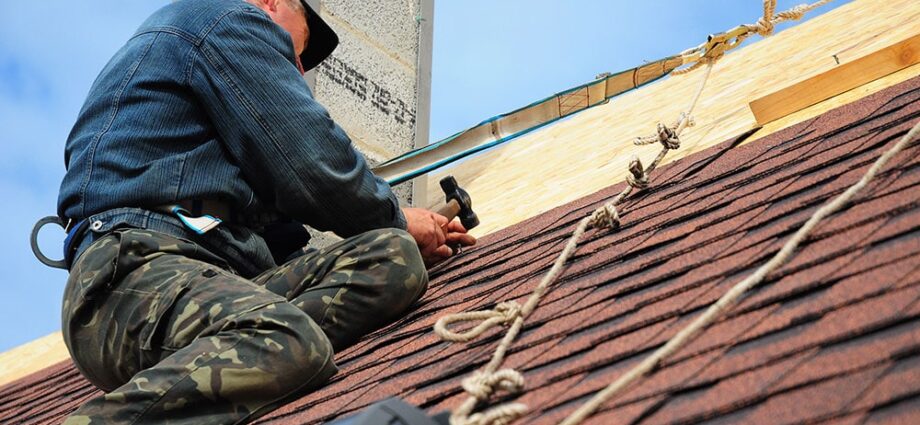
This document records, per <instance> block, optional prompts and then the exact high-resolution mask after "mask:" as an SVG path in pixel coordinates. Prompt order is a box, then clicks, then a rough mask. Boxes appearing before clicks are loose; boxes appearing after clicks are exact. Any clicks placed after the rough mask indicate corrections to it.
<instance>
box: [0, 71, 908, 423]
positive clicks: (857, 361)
mask: <svg viewBox="0 0 920 425" xmlns="http://www.w3.org/2000/svg"><path fill="white" fill-rule="evenodd" d="M918 119H920V77H918V78H914V79H912V80H910V81H908V82H905V83H902V84H900V85H898V86H895V87H892V88H889V89H886V90H884V91H882V92H879V93H876V94H874V95H872V96H869V97H867V98H865V99H863V100H861V101H859V102H856V103H853V104H850V105H848V106H845V107H843V108H840V109H836V110H834V111H831V112H829V113H827V114H824V115H822V116H820V117H818V118H816V119H813V120H810V121H807V122H804V123H801V124H799V125H796V126H794V127H790V128H788V129H786V130H783V131H780V132H778V133H776V134H773V135H771V136H768V137H766V138H764V139H762V140H759V141H757V142H756V143H752V144H747V145H743V146H738V145H739V144H740V142H741V140H740V139H734V140H729V141H726V142H725V143H722V144H720V145H717V146H715V147H713V148H710V149H708V150H705V151H703V152H700V153H698V154H695V155H692V156H690V157H687V158H684V159H682V160H680V161H678V162H675V163H672V164H670V165H668V166H666V167H663V168H662V169H661V170H660V171H659V172H658V173H656V174H655V175H654V176H653V178H652V184H651V187H650V189H649V190H647V191H644V192H639V193H638V194H636V195H634V196H633V197H631V198H630V199H629V200H627V201H626V202H625V204H623V206H622V207H621V209H620V214H621V217H622V218H623V226H622V228H621V229H620V230H619V231H616V232H607V231H594V232H589V233H588V234H587V235H586V237H585V240H584V242H583V243H582V244H581V245H580V247H579V249H578V251H577V252H576V255H575V256H574V258H573V259H572V260H571V261H570V265H569V267H568V269H567V270H566V271H565V273H564V275H563V277H562V278H561V279H560V280H559V281H558V282H557V283H556V284H555V285H554V287H553V288H552V290H551V291H550V292H549V294H548V295H547V296H546V297H545V298H544V300H543V302H541V305H540V306H539V307H538V309H537V310H536V311H535V313H534V314H533V315H532V316H531V317H530V318H529V319H528V321H527V325H526V326H525V330H524V332H523V333H522V334H521V336H520V337H519V340H518V341H517V342H516V343H515V344H514V346H513V347H512V349H511V351H510V354H509V357H508V360H507V361H506V366H511V367H515V368H518V369H519V370H520V371H522V372H523V373H524V375H525V377H526V379H527V388H526V391H525V393H524V394H523V395H521V396H520V397H517V398H516V400H517V401H520V402H523V403H525V404H528V405H529V406H530V407H531V411H530V414H529V416H528V417H527V418H525V420H522V421H521V422H520V423H528V424H531V423H533V424H543V423H556V422H558V421H559V420H560V419H562V418H563V417H564V416H565V415H566V414H567V413H569V412H571V411H572V410H573V409H574V408H575V407H576V406H577V405H579V404H580V403H581V402H583V401H584V400H585V399H586V398H587V397H588V396H589V395H591V394H592V393H593V392H595V391H597V390H599V389H600V388H602V387H604V386H606V385H607V384H608V383H609V382H611V381H613V380H614V379H615V378H616V377H618V376H619V375H621V374H622V373H624V371H626V370H627V369H628V368H629V367H630V366H632V365H634V364H636V363H637V362H638V361H640V360H641V359H642V358H643V357H644V356H646V355H647V354H649V353H650V351H651V350H653V349H655V348H656V347H658V346H660V345H661V344H662V343H663V342H664V341H666V340H667V339H668V338H670V337H671V336H673V335H674V334H675V333H676V332H677V331H678V330H679V329H680V328H681V327H682V326H684V325H685V324H687V323H688V322H689V321H690V320H691V319H692V318H694V317H696V315H698V314H700V313H701V311H702V310H703V309H704V308H705V307H707V306H708V305H709V304H711V303H712V302H713V301H715V300H716V299H717V298H718V297H719V296H721V295H722V294H723V293H725V292H726V291H727V289H728V288H729V287H730V285H732V284H734V283H736V282H738V281H739V280H741V279H743V277H744V276H746V275H747V274H748V273H750V272H751V271H753V270H754V269H755V268H756V267H757V266H759V265H760V264H761V263H763V262H764V261H766V259H767V258H768V257H769V256H771V255H772V254H773V253H774V252H775V251H776V250H777V249H778V248H779V246H780V245H781V244H782V243H783V242H784V241H785V239H786V238H787V237H788V236H789V235H791V233H792V232H794V231H795V230H796V229H797V228H798V227H799V226H800V225H801V224H802V223H803V222H804V221H805V220H806V219H807V218H808V217H809V216H810V215H811V214H812V213H813V212H814V210H815V209H816V208H817V207H818V206H819V205H820V204H822V203H823V202H825V201H826V200H828V199H829V198H830V197H832V196H835V195H837V194H839V193H841V192H842V191H843V190H845V188H846V187H848V186H849V185H851V184H852V183H854V182H855V181H857V180H858V179H859V177H861V176H862V174H863V173H864V172H865V171H866V169H867V168H868V167H869V164H871V163H872V162H873V161H874V160H875V159H876V158H877V157H878V156H879V155H880V154H881V153H882V152H883V151H884V150H885V149H887V148H888V147H890V145H891V144H892V143H894V141H895V140H896V139H897V138H898V137H900V136H902V135H903V134H904V133H905V132H906V131H907V130H908V129H909V128H910V127H911V126H912V125H913V123H915V122H917V120H918ZM918 153H920V147H918V145H917V144H914V145H913V146H911V147H909V148H908V149H907V150H905V151H904V152H902V153H901V154H900V155H899V156H898V157H896V158H895V159H894V160H892V162H891V165H889V167H888V168H887V169H886V170H885V171H884V172H882V173H881V174H880V176H879V177H878V178H877V179H876V180H875V181H874V182H873V183H871V184H870V186H869V187H867V188H866V190H865V191H864V192H862V193H861V194H860V195H858V196H857V200H856V201H855V203H854V204H853V205H852V206H850V207H848V208H846V209H845V210H844V211H842V212H840V213H838V214H836V215H834V216H832V217H831V218H829V219H828V220H826V221H825V222H823V223H822V224H821V225H819V227H818V228H817V229H816V231H815V233H814V234H813V236H812V237H811V238H810V239H809V241H808V242H807V243H805V244H804V246H803V247H802V248H801V249H800V250H799V252H798V254H797V255H796V256H795V257H794V258H793V259H792V260H791V261H790V262H789V263H788V264H786V265H785V266H783V267H782V268H781V269H780V270H778V271H777V272H774V273H773V274H771V275H770V276H769V277H768V279H767V281H766V282H765V283H764V284H762V285H761V286H760V287H758V288H756V289H755V290H754V291H752V293H751V294H750V295H749V296H747V297H746V298H745V299H743V301H742V302H741V303H740V304H739V305H738V306H737V307H735V308H734V309H733V310H731V311H730V313H729V314H728V316H727V317H726V318H724V320H721V321H719V322H717V323H716V324H714V325H713V326H711V327H710V328H709V329H708V330H706V331H705V332H704V333H703V334H702V335H701V336H700V337H699V339H697V340H696V341H695V342H693V343H691V344H690V345H688V346H687V347H685V348H683V349H682V350H680V351H679V352H678V353H677V355H676V357H674V358H672V359H671V360H668V361H666V362H665V363H664V364H663V365H662V366H661V367H660V368H659V369H658V370H657V371H656V372H655V373H654V374H652V375H651V376H649V377H648V378H647V379H646V380H644V381H642V382H640V383H639V384H638V385H635V386H633V387H632V388H631V389H629V390H628V391H627V392H626V393H624V394H623V395H622V396H620V397H618V398H616V399H615V400H613V401H611V402H608V403H607V404H606V405H605V407H604V408H603V409H601V410H600V411H599V412H598V413H597V414H596V415H595V416H593V417H592V418H591V419H590V420H589V421H588V422H589V423H596V424H615V423H642V424H665V423H668V424H683V423H699V422H710V423H722V422H745V423H747V422H753V423H763V422H770V423H805V422H809V423H811V422H829V423H859V422H862V421H866V420H868V421H869V422H878V423H882V422H891V423H897V422H902V423H918V422H920V155H918ZM621 189H622V184H618V185H614V186H612V187H610V188H607V189H604V190H602V191H601V192H599V193H597V194H594V195H592V196H590V197H588V198H584V199H581V200H578V201H576V202H574V203H571V204H569V205H566V206H563V207H560V208H557V209H554V210H552V211H549V212H547V213H545V214H543V215H541V216H539V217H536V218H534V219H532V220H529V221H526V222H524V223H521V224H518V225H515V226H513V227H510V228H507V229H505V230H502V231H499V232H497V233H494V234H492V235H490V236H488V237H485V238H483V239H482V240H481V241H480V244H479V246H478V247H476V248H474V249H470V250H468V251H467V252H466V253H465V254H463V255H462V256H460V257H457V258H455V259H454V260H452V261H451V262H449V263H448V264H445V265H443V266H442V267H440V268H439V269H438V270H436V271H435V272H434V273H433V274H432V283H431V285H430V288H429V290H428V293H427V294H426V295H425V297H424V298H423V300H422V301H421V304H420V305H419V306H418V308H417V309H416V310H415V311H414V312H412V313H411V314H410V315H409V316H408V317H406V318H405V319H404V320H402V321H400V322H399V323H396V324H394V325H392V326H390V327H388V328H386V329H384V330H382V331H380V332H377V333H375V334H372V335H369V336H368V337H366V338H365V339H363V340H362V341H361V342H359V343H358V344H357V345H355V346H354V347H352V348H350V349H348V350H345V351H343V352H342V353H339V355H338V356H337V362H338V364H339V365H340V368H341V372H340V373H339V374H338V375H336V376H335V377H334V378H333V380H332V382H331V383H330V384H329V385H327V386H326V387H324V388H323V389H321V390H319V391H317V392H315V393H313V394H310V395H308V396H306V397H304V398H302V399H300V400H298V401H295V402H293V403H291V404H289V405H287V406H285V407H283V408H281V409H279V410H278V411H276V412H274V413H272V414H270V415H269V416H267V417H265V418H263V421H267V422H274V423H292V424H293V423H296V424H300V423H319V422H321V421H325V420H330V419H332V418H335V417H339V416H341V415H344V414H347V413H350V412H354V411H356V410H358V409H361V408H363V407H365V406H367V405H369V404H371V403H373V402H375V401H377V400H380V399H383V398H386V397H388V396H392V395H397V396H401V397H404V398H406V399H408V401H410V402H412V403H415V404H417V405H421V406H422V407H424V408H426V409H428V410H429V411H431V412H437V411H441V410H445V409H449V408H451V407H454V406H457V405H458V404H459V403H460V401H461V400H462V398H463V394H462V393H461V392H460V390H459V381H460V379H461V378H462V377H464V376H465V375H466V374H468V373H469V372H471V371H473V370H474V369H476V368H478V367H481V366H482V365H483V364H484V363H485V362H486V361H487V360H488V358H489V355H490V354H491V352H492V351H493V350H494V348H495V345H496V343H497V340H498V338H500V337H501V335H502V334H503V331H500V330H492V331H490V332H489V333H487V334H486V335H485V336H484V337H483V338H481V339H480V340H479V341H476V342H472V343H468V344H448V343H444V342H441V341H439V340H438V339H437V338H436V336H435V335H434V334H433V332H432V331H431V327H432V325H433V324H434V322H435V321H436V320H437V318H438V317H440V316H441V315H443V314H445V313H448V312H458V311H461V310H479V309H483V308H486V307H489V306H492V305H494V304H495V303H497V302H500V301H505V300H510V299H517V300H519V301H520V300H522V299H523V298H525V297H526V296H527V295H529V293H530V291H531V289H532V288H533V287H534V286H535V285H536V283H537V281H539V279H540V278H541V277H542V275H543V273H545V272H546V270H547V269H548V268H549V266H550V264H551V263H552V261H553V260H554V259H555V257H556V255H557V254H558V253H559V251H560V250H561V249H562V246H563V244H564V243H565V241H566V239H567V238H568V236H569V234H570V232H571V231H572V229H573V228H574V227H575V225H576V224H577V221H578V220H579V219H580V218H582V217H583V216H585V215H586V214H589V213H590V211H592V210H593V209H594V208H596V207H597V206H599V205H600V203H602V202H603V201H604V200H605V199H607V198H608V197H611V196H613V195H614V194H615V193H618V192H619V191H620V190H621ZM483 219H486V220H487V219H488V217H483ZM96 393H97V392H96V391H95V390H94V389H92V388H91V387H90V386H89V384H87V383H86V382H85V381H84V380H83V379H82V378H81V377H80V376H79V374H78V373H77V372H76V371H75V370H74V369H73V367H72V366H71V365H69V364H66V363H62V364H59V365H57V366H54V367H51V368H49V369H46V370H44V371H42V372H39V373H37V374H34V375H32V376H30V377H28V378H25V379H22V380H20V381H18V382H16V383H13V384H11V385H9V386H7V387H4V388H2V389H0V422H4V423H7V422H20V421H22V422H26V423H52V422H57V421H60V419H61V418H62V416H63V415H65V414H67V413H68V412H70V411H71V410H72V409H74V408H75V407H76V406H77V405H79V404H80V403H82V402H83V401H85V400H86V399H87V398H89V397H91V396H92V395H94V394H96Z"/></svg>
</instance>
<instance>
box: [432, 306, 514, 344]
mask: <svg viewBox="0 0 920 425" xmlns="http://www.w3.org/2000/svg"><path fill="white" fill-rule="evenodd" d="M518 317H521V305H520V304H518V303H516V302H514V301H507V302H502V303H499V304H498V305H496V306H495V308H494V309H492V310H481V311H470V312H465V313H456V314H449V315H447V316H444V317H442V318H440V319H438V321H437V323H435V324H434V332H435V333H436V334H437V335H438V336H440V337H441V339H443V340H445V341H450V342H466V341H471V340H473V339H474V338H476V337H478V336H479V335H482V334H483V333H484V332H485V331H487V330H489V329H490V328H492V327H493V326H495V325H500V324H505V325H507V324H510V323H511V322H514V320H515V319H517V318H518ZM473 321H480V323H479V324H478V325H476V326H474V327H473V328H472V329H470V330H468V331H466V332H454V331H451V330H450V329H448V326H450V325H451V324H453V323H459V322H473Z"/></svg>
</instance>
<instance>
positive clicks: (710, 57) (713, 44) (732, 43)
mask: <svg viewBox="0 0 920 425" xmlns="http://www.w3.org/2000/svg"><path fill="white" fill-rule="evenodd" d="M832 1H833V0H819V1H816V2H814V3H811V4H800V5H798V6H795V7H793V8H792V9H789V10H785V11H782V12H779V13H775V12H776V0H764V2H763V16H762V17H761V18H760V19H758V20H757V22H755V23H753V24H742V25H739V26H738V27H735V28H733V29H731V30H729V31H726V32H724V33H719V34H714V35H711V36H709V40H707V41H706V42H705V43H703V44H701V45H699V46H697V47H694V48H692V49H687V50H684V51H683V52H681V54H680V56H682V57H683V60H684V64H691V65H690V66H688V67H686V68H681V69H676V70H674V71H672V74H673V75H681V74H686V73H688V72H693V71H694V70H695V69H697V68H699V67H701V66H703V65H706V64H708V63H712V62H715V61H718V60H719V59H721V58H722V57H723V56H725V53H727V52H728V51H730V50H733V49H736V48H738V46H740V45H741V43H743V42H744V41H745V40H747V39H748V38H749V37H750V36H752V35H754V34H758V35H760V36H762V37H769V36H770V35H773V31H774V30H775V29H776V25H777V24H780V23H783V22H788V21H797V20H800V19H802V18H803V17H805V15H806V14H807V13H808V12H810V11H812V10H814V9H817V8H819V7H821V6H824V5H825V4H828V3H830V2H832Z"/></svg>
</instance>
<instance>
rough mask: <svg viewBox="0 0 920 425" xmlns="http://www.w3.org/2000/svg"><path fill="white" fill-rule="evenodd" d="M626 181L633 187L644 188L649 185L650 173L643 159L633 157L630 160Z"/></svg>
mask: <svg viewBox="0 0 920 425" xmlns="http://www.w3.org/2000/svg"><path fill="white" fill-rule="evenodd" d="M626 183H628V184H629V185H630V186H632V188H633V189H636V190H642V189H645V188H647V187H648V175H646V174H645V169H644V168H643V167H642V161H641V160H639V158H638V157H633V158H632V160H631V161H629V174H627V175H626Z"/></svg>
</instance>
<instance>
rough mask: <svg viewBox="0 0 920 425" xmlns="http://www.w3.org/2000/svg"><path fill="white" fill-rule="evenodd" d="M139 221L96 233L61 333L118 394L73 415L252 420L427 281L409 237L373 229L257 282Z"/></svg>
mask: <svg viewBox="0 0 920 425" xmlns="http://www.w3.org/2000/svg"><path fill="white" fill-rule="evenodd" d="M223 264H224V263H223V261H222V260H221V259H220V258H218V257H216V256H214V255H213V254H211V253H210V252H208V251H206V250H203V249H202V248H200V247H199V246H197V245H195V244H193V243H191V242H189V241H186V240H181V239H177V238H173V237H170V236H167V235H164V234H160V233H155V232H149V231H145V230H137V229H124V230H118V231H115V232H113V233H111V234H109V235H106V236H105V237H103V238H101V239H99V240H98V241H96V242H94V243H93V244H92V245H91V246H90V247H89V248H88V249H87V250H86V252H85V253H84V254H83V255H82V256H81V257H80V259H79V260H78V261H77V262H76V263H75V264H74V267H73V268H72V272H71V274H70V279H69V280H68V282H67V288H66V290H65V295H64V307H63V330H64V340H65V341H66V343H67V346H68V348H69V349H70V352H71V355H72V357H73V359H74V362H75V363H76V364H77V367H78V368H79V369H80V371H81V372H82V373H83V375H84V376H86V377H87V378H88V379H89V380H90V381H91V382H92V383H93V384H95V385H96V386H98V387H99V388H101V389H103V390H104V391H107V392H108V393H107V394H105V395H103V396H99V397H97V398H94V399H92V400H90V401H89V402H88V403H87V404H86V405H84V406H83V407H81V408H80V409H79V410H78V411H77V412H75V413H74V414H73V415H72V416H71V417H69V418H68V419H67V421H66V422H65V423H66V424H97V423H99V424H103V423H104V424H121V423H170V424H172V423H177V424H178V423H189V424H210V423H215V424H216V423H242V422H246V421H248V420H251V419H253V418H256V417H258V416H259V415H262V414H264V413H267V412H268V411H270V410H272V409H274V408H276V407H278V406H280V405H281V404H283V403H285V402H287V401H289V400H290V399H291V398H293V397H296V396H298V395H303V394H304V393H305V392H307V391H310V390H311V389H315V388H317V387H319V386H321V385H322V384H324V383H325V382H326V381H327V380H328V379H329V378H330V377H331V376H332V375H334V374H335V373H336V370H337V369H336V367H335V364H334V363H333V360H332V355H333V353H334V351H335V350H340V349H342V348H344V347H347V346H349V345H351V344H353V343H354V342H355V341H357V340H358V338H360V337H361V336H363V335H365V334H367V333H368V332H371V331H373V330H375V329H378V328H380V327H382V326H384V325H386V324H388V323H390V322H392V321H394V320H395V319H397V318H399V317H401V316H402V315H403V314H404V313H405V312H406V311H407V309H408V308H409V307H410V306H411V305H412V304H413V303H414V302H415V301H416V300H417V299H418V298H419V297H420V296H421V295H422V293H423V292H424V290H425V288H426V286H427V283H428V276H427V274H426V271H425V267H424V265H423V263H422V259H421V256H420V254H419V252H418V248H417V247H416V245H415V242H414V241H413V240H412V237H411V236H409V235H408V234H407V233H405V232H403V231H400V230H393V229H388V230H378V231H372V232H368V233H365V234H362V235H359V236H356V237H353V238H351V239H347V240H345V241H342V242H340V243H338V244H335V245H332V246H330V247H327V248H325V249H322V250H319V251H316V252H314V253H312V254H308V255H306V256H302V257H300V258H297V259H294V260H292V261H290V262H288V263H286V264H284V265H282V266H279V267H276V268H274V269H272V270H268V271H266V272H265V273H263V274H261V275H259V276H257V277H256V278H253V279H252V280H247V279H243V278H242V277H240V276H237V275H235V274H233V273H231V272H229V271H227V270H226V269H225V267H223V266H222V265H223Z"/></svg>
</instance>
